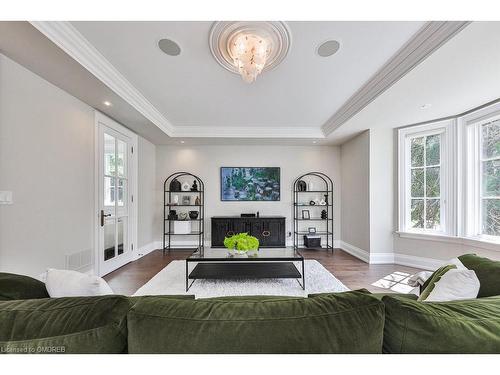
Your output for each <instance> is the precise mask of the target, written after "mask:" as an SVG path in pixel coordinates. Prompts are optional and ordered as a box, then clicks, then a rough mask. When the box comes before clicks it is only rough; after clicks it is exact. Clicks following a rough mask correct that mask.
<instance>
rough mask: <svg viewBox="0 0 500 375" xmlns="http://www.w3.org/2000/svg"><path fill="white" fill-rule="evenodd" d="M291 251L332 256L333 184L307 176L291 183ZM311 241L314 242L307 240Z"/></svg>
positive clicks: (321, 177)
mask: <svg viewBox="0 0 500 375" xmlns="http://www.w3.org/2000/svg"><path fill="white" fill-rule="evenodd" d="M292 208H293V247H294V248H295V249H296V250H300V249H318V250H319V249H324V250H327V251H328V250H331V251H332V252H333V243H334V231H333V223H334V220H333V181H332V179H331V178H330V177H328V176H327V175H326V174H324V173H322V172H309V173H306V174H303V175H302V176H300V177H298V178H297V179H296V180H295V181H294V183H293V207H292ZM312 238H314V241H310V239H312Z"/></svg>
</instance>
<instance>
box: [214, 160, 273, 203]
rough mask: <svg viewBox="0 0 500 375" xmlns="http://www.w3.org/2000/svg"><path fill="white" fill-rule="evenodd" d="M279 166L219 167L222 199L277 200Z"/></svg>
mask: <svg viewBox="0 0 500 375" xmlns="http://www.w3.org/2000/svg"><path fill="white" fill-rule="evenodd" d="M280 173H281V171H280V168H279V167H221V169H220V176H221V181H220V186H221V200H222V201H279V200H280Z"/></svg>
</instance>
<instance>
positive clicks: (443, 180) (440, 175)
mask: <svg viewBox="0 0 500 375" xmlns="http://www.w3.org/2000/svg"><path fill="white" fill-rule="evenodd" d="M454 123H455V121H454V120H445V121H440V122H436V123H431V124H425V125H418V126H412V127H408V128H403V129H400V130H399V231H400V232H413V233H429V234H441V235H453V234H454V225H453V222H454V209H453V205H452V204H450V202H453V201H454V190H453V185H452V184H450V180H451V179H452V178H453V173H454V160H453V157H451V153H452V152H453V150H454V147H453V138H454V134H455V133H454V127H453V125H454Z"/></svg>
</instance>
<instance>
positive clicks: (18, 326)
mask: <svg viewBox="0 0 500 375" xmlns="http://www.w3.org/2000/svg"><path fill="white" fill-rule="evenodd" d="M131 305H132V302H131V301H130V300H129V299H128V298H127V297H123V296H99V297H68V298H55V299H38V300H24V301H8V302H0V322H1V324H0V352H2V353H122V352H125V351H126V350H127V319H126V318H127V312H128V310H129V309H130V307H131Z"/></svg>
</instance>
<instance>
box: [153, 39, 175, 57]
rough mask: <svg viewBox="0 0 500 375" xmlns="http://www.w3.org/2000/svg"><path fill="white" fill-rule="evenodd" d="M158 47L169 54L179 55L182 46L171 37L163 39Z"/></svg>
mask: <svg viewBox="0 0 500 375" xmlns="http://www.w3.org/2000/svg"><path fill="white" fill-rule="evenodd" d="M158 47H159V48H160V49H161V50H162V51H163V52H164V53H166V54H167V55H169V56H177V55H179V54H180V53H181V47H179V45H178V44H177V43H175V42H174V41H173V40H170V39H161V40H160V41H159V42H158Z"/></svg>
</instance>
